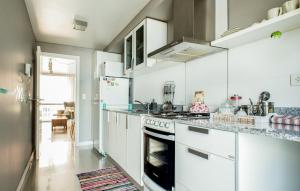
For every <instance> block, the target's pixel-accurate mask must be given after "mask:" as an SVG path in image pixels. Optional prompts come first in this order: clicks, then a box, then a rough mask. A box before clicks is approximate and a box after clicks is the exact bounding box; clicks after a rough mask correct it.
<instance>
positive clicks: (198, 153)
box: [188, 148, 209, 160]
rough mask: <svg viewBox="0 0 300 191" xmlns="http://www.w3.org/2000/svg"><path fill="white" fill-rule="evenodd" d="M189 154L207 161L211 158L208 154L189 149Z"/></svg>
mask: <svg viewBox="0 0 300 191" xmlns="http://www.w3.org/2000/svg"><path fill="white" fill-rule="evenodd" d="M188 152H189V153H191V154H193V155H196V156H198V157H201V158H203V159H205V160H208V158H209V155H208V154H205V153H202V152H199V151H196V150H194V149H190V148H188Z"/></svg>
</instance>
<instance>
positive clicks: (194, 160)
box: [175, 143, 235, 191]
mask: <svg viewBox="0 0 300 191" xmlns="http://www.w3.org/2000/svg"><path fill="white" fill-rule="evenodd" d="M220 146H221V145H220ZM175 147H176V148H175V159H176V161H175V182H176V185H175V188H176V191H234V190H235V163H234V161H232V160H229V159H225V158H223V157H220V156H216V155H214V154H208V153H206V152H203V151H199V150H197V149H194V148H189V147H188V146H185V145H183V144H179V143H176V146H175Z"/></svg>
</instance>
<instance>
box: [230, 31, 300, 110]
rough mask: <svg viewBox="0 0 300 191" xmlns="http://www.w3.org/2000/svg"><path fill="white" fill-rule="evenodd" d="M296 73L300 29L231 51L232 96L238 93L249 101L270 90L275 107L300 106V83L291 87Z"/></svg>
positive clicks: (298, 58)
mask: <svg viewBox="0 0 300 191" xmlns="http://www.w3.org/2000/svg"><path fill="white" fill-rule="evenodd" d="M293 73H300V30H297V31H292V32H289V33H285V34H283V36H282V38H281V39H278V40H275V39H271V38H269V39H265V40H262V41H259V42H255V43H252V44H248V45H246V46H242V47H239V48H235V49H232V50H230V52H229V95H230V94H233V93H235V92H236V93H238V94H240V95H242V96H243V97H244V98H245V99H243V102H246V103H248V98H249V97H251V98H253V99H254V100H256V101H257V98H258V94H259V93H260V92H261V91H263V90H267V91H269V92H270V93H271V96H272V97H271V100H272V101H274V102H275V106H281V107H292V106H295V107H300V86H298V87H291V86H290V74H293Z"/></svg>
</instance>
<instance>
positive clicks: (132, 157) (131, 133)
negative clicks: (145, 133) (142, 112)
mask: <svg viewBox="0 0 300 191" xmlns="http://www.w3.org/2000/svg"><path fill="white" fill-rule="evenodd" d="M141 140H142V127H141V117H140V116H133V115H128V125H127V149H126V151H127V169H126V171H127V173H128V174H129V175H130V176H131V177H132V178H133V179H134V180H135V181H136V182H137V183H139V184H142V182H141V176H142V152H141V150H142V141H141Z"/></svg>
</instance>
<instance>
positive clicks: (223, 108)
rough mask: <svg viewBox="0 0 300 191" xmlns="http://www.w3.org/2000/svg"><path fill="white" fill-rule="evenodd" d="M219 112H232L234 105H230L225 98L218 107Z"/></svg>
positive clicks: (231, 113)
mask: <svg viewBox="0 0 300 191" xmlns="http://www.w3.org/2000/svg"><path fill="white" fill-rule="evenodd" d="M219 113H220V114H230V115H233V114H234V107H233V106H232V105H231V103H230V101H229V100H226V101H225V102H224V103H223V104H222V105H221V106H220V107H219Z"/></svg>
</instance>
